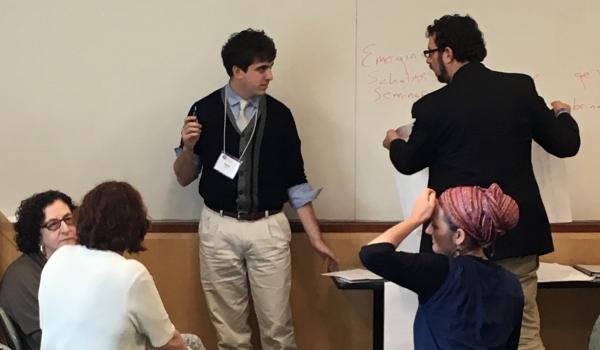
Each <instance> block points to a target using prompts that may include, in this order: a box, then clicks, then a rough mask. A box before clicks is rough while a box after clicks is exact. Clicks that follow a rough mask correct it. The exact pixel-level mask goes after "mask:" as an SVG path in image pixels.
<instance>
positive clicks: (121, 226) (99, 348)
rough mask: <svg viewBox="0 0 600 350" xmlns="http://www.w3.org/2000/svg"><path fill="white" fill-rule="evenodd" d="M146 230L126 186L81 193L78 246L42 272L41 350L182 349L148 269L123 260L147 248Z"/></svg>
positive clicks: (137, 200) (137, 201)
mask: <svg viewBox="0 0 600 350" xmlns="http://www.w3.org/2000/svg"><path fill="white" fill-rule="evenodd" d="M148 226H149V222H148V219H147V214H146V207H145V205H144V203H143V201H142V197H141V196H140V193H139V192H138V191H137V190H136V189H134V188H133V187H132V186H131V185H130V184H128V183H125V182H115V181H109V182H105V183H102V184H100V185H98V186H96V187H95V188H94V189H92V190H91V191H90V192H88V193H87V194H86V195H85V196H84V198H83V200H82V202H81V206H80V207H79V208H78V219H77V228H78V234H79V243H80V245H74V246H69V247H63V248H61V249H60V250H59V251H57V252H56V253H55V254H54V255H53V256H52V259H50V260H49V261H48V263H47V264H46V266H45V267H44V271H43V272H42V278H41V282H40V290H39V300H40V326H41V329H42V349H51V350H63V349H86V350H122V349H128V350H135V349H138V350H144V349H145V348H146V345H147V344H150V345H151V346H152V348H157V349H165V350H166V349H173V350H184V349H187V347H186V345H185V343H184V340H183V339H182V337H181V335H180V334H179V332H177V330H176V329H175V326H173V323H171V321H170V320H169V315H167V312H166V311H165V308H164V306H163V303H162V301H161V299H160V296H159V294H158V290H157V289H156V286H155V284H154V280H153V279H152V276H151V275H150V273H149V272H148V270H147V269H146V267H145V266H144V265H142V264H141V263H140V262H138V261H136V260H133V259H126V258H125V257H124V256H123V254H124V253H125V252H128V253H137V252H141V251H143V250H145V248H144V247H143V246H142V241H143V240H144V236H145V235H146V231H147V229H148Z"/></svg>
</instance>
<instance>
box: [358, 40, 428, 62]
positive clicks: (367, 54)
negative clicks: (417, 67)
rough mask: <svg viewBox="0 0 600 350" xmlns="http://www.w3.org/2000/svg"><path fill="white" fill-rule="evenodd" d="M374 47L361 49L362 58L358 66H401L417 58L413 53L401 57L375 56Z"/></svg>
mask: <svg viewBox="0 0 600 350" xmlns="http://www.w3.org/2000/svg"><path fill="white" fill-rule="evenodd" d="M376 47H377V44H368V45H366V46H365V47H363V48H362V50H361V53H362V57H361V60H360V65H361V66H362V67H373V66H381V65H392V64H403V63H404V62H406V61H409V60H415V59H417V57H418V56H417V54H416V53H414V52H413V53H409V54H401V55H390V54H376V53H375V49H376Z"/></svg>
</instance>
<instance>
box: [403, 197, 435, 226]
mask: <svg viewBox="0 0 600 350" xmlns="http://www.w3.org/2000/svg"><path fill="white" fill-rule="evenodd" d="M434 209H435V191H434V190H432V189H431V188H426V189H425V190H424V191H423V193H421V194H420V195H419V197H417V199H416V200H415V204H414V205H413V209H412V212H411V213H410V217H409V219H410V220H413V221H415V222H417V223H418V224H419V225H421V224H423V223H424V222H425V221H427V220H429V218H431V215H432V214H433V210H434Z"/></svg>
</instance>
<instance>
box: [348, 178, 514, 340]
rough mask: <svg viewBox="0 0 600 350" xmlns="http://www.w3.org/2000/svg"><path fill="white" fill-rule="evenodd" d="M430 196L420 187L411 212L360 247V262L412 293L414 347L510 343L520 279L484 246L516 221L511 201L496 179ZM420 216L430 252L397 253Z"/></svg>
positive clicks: (417, 224)
mask: <svg viewBox="0 0 600 350" xmlns="http://www.w3.org/2000/svg"><path fill="white" fill-rule="evenodd" d="M435 196H436V194H435V192H434V191H433V190H431V189H427V190H425V191H424V192H423V194H421V196H420V197H419V198H418V199H417V200H416V202H415V204H414V208H413V211H412V213H411V215H410V217H408V218H407V219H406V220H404V221H402V222H401V223H399V224H397V225H396V226H394V227H392V228H390V229H389V230H387V231H385V232H384V233H382V234H381V235H380V236H379V237H377V238H375V239H374V240H373V241H371V242H370V243H369V244H368V245H366V246H364V247H363V248H362V249H361V252H360V258H361V260H362V262H363V264H364V265H365V266H366V267H367V268H368V269H369V270H371V271H373V272H375V273H376V274H378V275H380V276H381V277H383V278H385V279H387V280H389V281H391V282H394V283H396V284H398V285H400V286H402V287H405V288H408V289H410V290H412V291H414V292H415V293H417V295H418V298H419V308H418V310H417V314H416V317H415V321H414V328H413V330H414V345H415V349H427V350H429V349H498V350H499V349H503V350H504V349H517V347H518V343H519V334H520V329H521V317H522V313H523V292H522V290H521V285H520V283H519V280H518V279H517V277H516V276H515V275H513V274H512V273H510V272H509V271H507V270H505V269H504V268H502V267H500V266H498V265H495V264H494V263H492V262H490V261H488V260H487V259H486V257H485V255H484V251H483V249H484V248H485V247H488V246H490V245H492V244H493V243H494V242H495V240H496V239H497V238H498V237H499V236H501V235H503V234H504V233H505V232H506V231H507V230H508V229H510V228H512V227H514V226H515V225H516V224H517V222H518V221H519V208H518V207H517V204H516V202H515V201H514V200H513V199H512V198H511V197H510V196H508V195H506V194H504V193H503V192H502V190H501V189H500V187H499V186H498V185H497V184H492V185H491V186H490V187H489V188H481V187H478V186H463V187H453V188H449V189H447V190H446V191H444V192H443V193H442V195H441V196H440V197H439V199H438V200H437V203H436V198H435ZM427 221H431V223H430V224H429V225H428V227H427V229H426V230H425V233H427V234H429V235H431V236H432V240H433V245H432V249H433V252H434V253H406V252H401V251H396V247H397V246H398V245H399V244H400V243H401V242H402V241H403V240H404V239H405V238H406V237H407V236H408V235H409V234H410V233H411V232H413V230H415V229H416V228H418V227H420V226H421V225H422V224H423V223H425V222H427Z"/></svg>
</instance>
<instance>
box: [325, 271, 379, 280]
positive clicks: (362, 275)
mask: <svg viewBox="0 0 600 350" xmlns="http://www.w3.org/2000/svg"><path fill="white" fill-rule="evenodd" d="M321 275H323V276H330V277H336V278H338V279H340V280H342V281H344V282H347V283H358V282H365V281H381V280H383V278H381V277H380V276H379V275H376V274H374V273H373V272H371V271H369V270H365V269H352V270H342V271H335V272H327V273H322V274H321Z"/></svg>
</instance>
